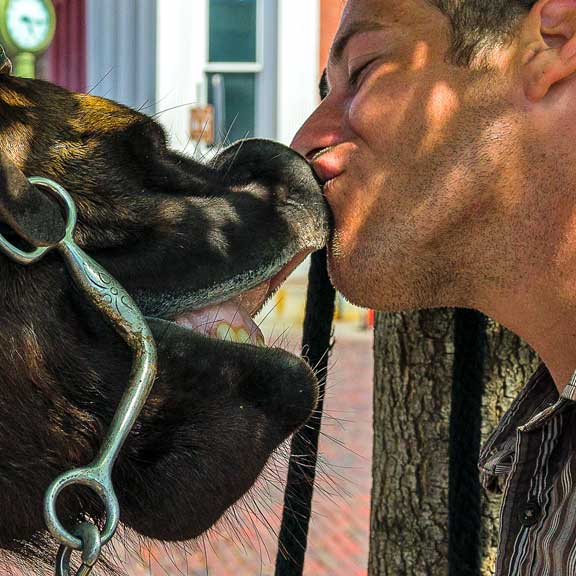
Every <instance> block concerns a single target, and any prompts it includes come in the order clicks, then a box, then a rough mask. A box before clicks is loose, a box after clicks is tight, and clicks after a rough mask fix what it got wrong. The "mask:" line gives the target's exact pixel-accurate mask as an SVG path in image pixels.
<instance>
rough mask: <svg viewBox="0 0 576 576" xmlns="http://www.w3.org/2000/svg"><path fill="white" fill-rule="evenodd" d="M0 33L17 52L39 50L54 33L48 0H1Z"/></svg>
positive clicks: (52, 17)
mask: <svg viewBox="0 0 576 576" xmlns="http://www.w3.org/2000/svg"><path fill="white" fill-rule="evenodd" d="M0 6H1V7H2V10H1V13H0V18H1V19H3V20H4V23H3V26H2V35H3V36H6V40H7V42H8V45H9V47H11V48H12V50H16V51H18V52H32V53H36V52H40V51H42V50H43V49H45V48H46V47H47V46H48V44H49V43H50V41H51V39H52V35H53V33H54V24H55V22H54V20H55V18H54V8H53V6H52V4H51V2H50V0H1V1H0Z"/></svg>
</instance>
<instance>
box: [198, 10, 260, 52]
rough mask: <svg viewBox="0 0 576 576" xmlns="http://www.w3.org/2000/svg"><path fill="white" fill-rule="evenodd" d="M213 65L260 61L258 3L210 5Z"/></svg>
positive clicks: (210, 50)
mask: <svg viewBox="0 0 576 576" xmlns="http://www.w3.org/2000/svg"><path fill="white" fill-rule="evenodd" d="M209 34H210V46H209V56H208V59H209V61H210V62H256V0H212V1H211V2H210V31H209Z"/></svg>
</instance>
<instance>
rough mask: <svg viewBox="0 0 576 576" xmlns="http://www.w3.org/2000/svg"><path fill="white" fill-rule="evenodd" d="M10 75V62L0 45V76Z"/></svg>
mask: <svg viewBox="0 0 576 576" xmlns="http://www.w3.org/2000/svg"><path fill="white" fill-rule="evenodd" d="M10 74H12V61H11V60H10V58H8V56H6V52H5V51H4V47H3V46H2V45H0V76H10Z"/></svg>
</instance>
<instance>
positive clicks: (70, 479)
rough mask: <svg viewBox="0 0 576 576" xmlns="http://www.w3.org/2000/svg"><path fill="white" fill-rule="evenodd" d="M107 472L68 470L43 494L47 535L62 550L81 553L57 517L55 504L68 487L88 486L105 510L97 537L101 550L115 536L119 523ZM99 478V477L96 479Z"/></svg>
mask: <svg viewBox="0 0 576 576" xmlns="http://www.w3.org/2000/svg"><path fill="white" fill-rule="evenodd" d="M106 472H107V471H106V470H105V469H103V468H102V467H95V468H77V469H76V470H70V471H69V472H66V473H65V474H62V476H60V477H58V478H57V479H56V480H55V481H54V482H52V484H51V485H50V487H49V488H48V490H47V491H46V496H45V498H44V518H45V519H46V524H47V525H48V529H49V530H50V532H51V533H52V534H53V535H54V536H56V537H57V538H58V540H59V541H60V542H61V543H62V544H64V545H65V546H67V547H69V548H73V549H74V550H82V549H83V542H82V540H81V539H80V538H78V537H76V536H74V535H72V534H71V533H70V532H68V530H66V528H64V526H63V525H62V523H61V522H60V520H59V519H58V515H57V513H56V500H57V499H58V496H59V495H60V493H61V492H62V491H63V490H64V489H65V488H66V487H68V486H73V485H82V486H88V488H91V489H92V490H94V492H96V494H98V496H99V497H100V499H101V500H102V502H103V503H104V506H105V507H106V524H105V525H104V528H103V530H102V533H101V534H100V540H101V541H102V546H104V545H105V544H107V543H108V542H109V541H110V540H111V539H112V537H113V536H114V533H115V532H116V528H117V527H118V522H119V521H120V506H119V504H118V498H116V494H115V492H114V487H113V486H112V481H111V479H110V478H109V477H107V474H106ZM100 475H101V476H102V477H101V478H98V476H100Z"/></svg>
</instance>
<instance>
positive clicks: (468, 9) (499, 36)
mask: <svg viewBox="0 0 576 576" xmlns="http://www.w3.org/2000/svg"><path fill="white" fill-rule="evenodd" d="M430 1H431V3H432V4H434V5H435V6H436V7H437V8H439V9H440V10H441V11H442V12H443V13H444V14H445V15H446V16H448V18H449V19H450V23H451V26H452V50H451V53H452V56H453V60H454V62H455V63H456V64H460V65H464V66H468V65H470V63H471V62H472V61H473V59H474V58H475V57H476V56H478V55H479V54H481V52H482V50H483V49H489V48H493V47H495V46H498V45H501V44H504V43H506V42H507V41H508V40H509V39H510V37H511V35H512V33H513V32H514V30H515V29H516V27H517V25H518V22H519V20H520V18H521V17H522V16H525V15H526V14H527V13H528V12H529V11H530V8H531V7H532V6H533V5H534V4H536V0H430Z"/></svg>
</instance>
